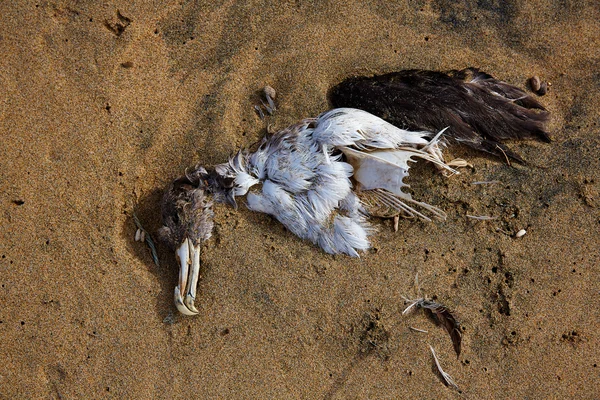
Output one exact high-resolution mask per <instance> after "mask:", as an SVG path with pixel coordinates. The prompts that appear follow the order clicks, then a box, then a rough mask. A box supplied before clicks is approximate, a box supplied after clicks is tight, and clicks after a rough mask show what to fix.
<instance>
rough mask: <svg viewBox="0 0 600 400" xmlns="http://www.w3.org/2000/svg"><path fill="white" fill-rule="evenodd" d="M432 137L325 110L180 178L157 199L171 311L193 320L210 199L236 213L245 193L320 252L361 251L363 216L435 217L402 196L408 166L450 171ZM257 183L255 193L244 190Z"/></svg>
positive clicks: (252, 205) (363, 115)
mask: <svg viewBox="0 0 600 400" xmlns="http://www.w3.org/2000/svg"><path fill="white" fill-rule="evenodd" d="M442 133H443V132H439V133H438V134H434V133H432V132H425V131H423V132H411V131H406V130H403V129H400V128H397V127H395V126H393V125H391V124H389V123H388V122H385V121H384V120H382V119H381V118H378V117H376V116H374V115H372V114H369V113H367V112H365V111H361V110H356V109H349V108H340V109H333V110H330V111H327V112H325V113H323V114H321V115H320V116H318V117H317V118H309V119H305V120H303V121H301V122H300V123H297V124H295V125H292V126H290V127H288V128H285V129H283V130H281V131H279V132H277V133H275V134H273V135H270V136H267V137H265V138H263V140H262V141H261V142H260V144H259V145H258V148H257V149H256V151H253V152H246V151H240V152H238V153H237V154H236V155H235V156H233V157H231V158H230V160H229V161H228V162H227V163H224V164H219V165H217V166H215V167H214V168H212V169H208V170H207V169H205V168H204V167H196V168H194V169H193V170H191V171H187V172H186V175H185V176H184V177H181V178H178V179H176V180H175V181H174V182H173V183H172V184H171V185H170V186H169V188H168V189H167V191H166V193H165V195H164V198H163V225H164V226H163V227H162V228H161V229H160V231H159V235H160V237H161V238H162V239H163V240H164V241H166V242H167V243H169V244H170V245H171V246H172V248H173V250H175V252H176V255H177V258H178V259H179V264H180V273H179V284H178V286H177V287H176V289H175V303H176V305H177V308H178V310H179V311H180V312H182V313H183V314H187V315H193V314H196V313H197V310H196V309H195V307H194V305H193V303H194V299H195V294H196V284H197V282H198V274H199V266H200V260H199V255H200V245H201V242H202V241H203V240H206V239H208V238H209V237H210V233H211V230H212V216H213V212H212V208H211V201H216V202H226V203H229V204H231V205H233V206H234V207H236V197H237V196H243V195H247V196H246V203H247V207H248V208H249V209H250V210H253V211H259V212H263V213H267V214H269V215H272V216H273V217H275V218H276V219H277V220H279V221H280V222H281V223H282V224H283V225H285V226H286V228H287V229H289V230H290V231H291V232H293V233H294V234H296V235H297V236H299V237H300V238H303V239H307V240H309V241H311V242H313V243H315V244H317V245H319V246H320V247H321V248H322V249H323V250H324V251H326V252H327V253H331V254H336V253H343V254H348V255H350V256H354V257H356V256H358V252H359V251H361V250H367V249H368V248H369V240H368V236H369V233H370V231H371V229H370V228H369V224H368V222H367V217H368V216H369V215H370V210H374V211H373V212H376V211H377V210H378V209H381V208H385V209H388V210H391V212H393V213H395V214H398V213H403V214H405V215H409V216H417V217H420V218H422V219H425V220H430V216H433V217H437V218H444V217H445V214H444V213H443V212H442V211H441V210H440V209H438V208H436V207H433V206H431V205H429V204H426V203H423V202H420V201H417V200H414V199H413V198H412V197H411V195H410V194H409V193H405V192H404V191H402V188H403V187H405V186H407V185H406V184H405V183H404V182H403V179H404V178H405V177H406V176H407V175H408V169H409V165H408V162H409V161H414V160H416V159H423V160H427V161H430V162H432V163H434V164H436V165H437V166H438V167H439V168H443V169H446V170H448V171H451V172H453V171H454V170H453V169H452V168H451V167H450V166H448V164H446V163H445V162H444V161H443V159H442V155H441V147H440V145H441V142H440V140H441V138H442ZM351 179H352V180H351ZM353 181H354V184H353ZM258 184H262V188H261V189H260V190H254V189H253V190H252V191H250V192H249V190H250V189H251V188H253V187H254V186H255V185H258ZM353 188H354V189H356V188H360V191H357V190H354V191H353ZM211 198H212V200H210V199H211Z"/></svg>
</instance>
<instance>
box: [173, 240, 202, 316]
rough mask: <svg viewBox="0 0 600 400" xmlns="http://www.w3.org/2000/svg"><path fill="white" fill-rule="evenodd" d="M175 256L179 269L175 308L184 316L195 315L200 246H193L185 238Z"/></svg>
mask: <svg viewBox="0 0 600 400" xmlns="http://www.w3.org/2000/svg"><path fill="white" fill-rule="evenodd" d="M176 255H177V258H178V259H179V264H180V269H179V284H178V285H177V286H176V287H175V296H174V299H175V307H177V310H179V312H180V313H182V314H184V315H196V314H198V313H199V311H198V309H196V307H195V306H194V300H195V299H196V289H197V287H198V278H199V277H200V245H194V244H193V243H192V241H191V240H190V239H187V238H186V239H184V240H183V243H181V245H180V246H179V248H178V249H177V252H176ZM184 296H185V297H184Z"/></svg>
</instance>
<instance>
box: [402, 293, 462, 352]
mask: <svg viewBox="0 0 600 400" xmlns="http://www.w3.org/2000/svg"><path fill="white" fill-rule="evenodd" d="M413 307H419V308H423V309H425V310H427V311H429V312H430V313H431V315H432V317H433V318H434V319H435V320H436V322H437V323H438V324H440V325H442V326H443V327H444V328H445V329H446V331H447V332H448V334H449V335H450V339H452V346H453V347H454V351H455V352H456V357H459V356H460V344H461V340H462V334H461V333H460V324H459V323H458V322H456V319H455V318H454V316H453V315H452V313H450V311H448V308H447V307H446V306H444V305H442V304H440V303H436V302H435V301H431V300H427V299H417V300H413V301H412V302H411V304H410V305H409V306H408V307H407V308H406V309H405V310H404V313H403V314H405V313H406V312H407V311H409V310H410V309H411V308H413Z"/></svg>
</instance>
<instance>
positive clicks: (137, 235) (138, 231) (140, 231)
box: [135, 229, 142, 242]
mask: <svg viewBox="0 0 600 400" xmlns="http://www.w3.org/2000/svg"><path fill="white" fill-rule="evenodd" d="M141 238H142V230H141V229H138V230H137V231H135V241H136V242H139V241H140V239H141Z"/></svg>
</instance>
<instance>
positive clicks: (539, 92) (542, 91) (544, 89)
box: [536, 82, 548, 96]
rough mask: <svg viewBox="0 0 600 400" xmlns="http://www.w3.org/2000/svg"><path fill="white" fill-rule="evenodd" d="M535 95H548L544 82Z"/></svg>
mask: <svg viewBox="0 0 600 400" xmlns="http://www.w3.org/2000/svg"><path fill="white" fill-rule="evenodd" d="M536 93H537V94H539V95H540V96H543V95H545V94H546V93H548V84H547V83H546V82H542V83H541V85H540V88H539V90H538V91H537V92H536Z"/></svg>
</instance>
